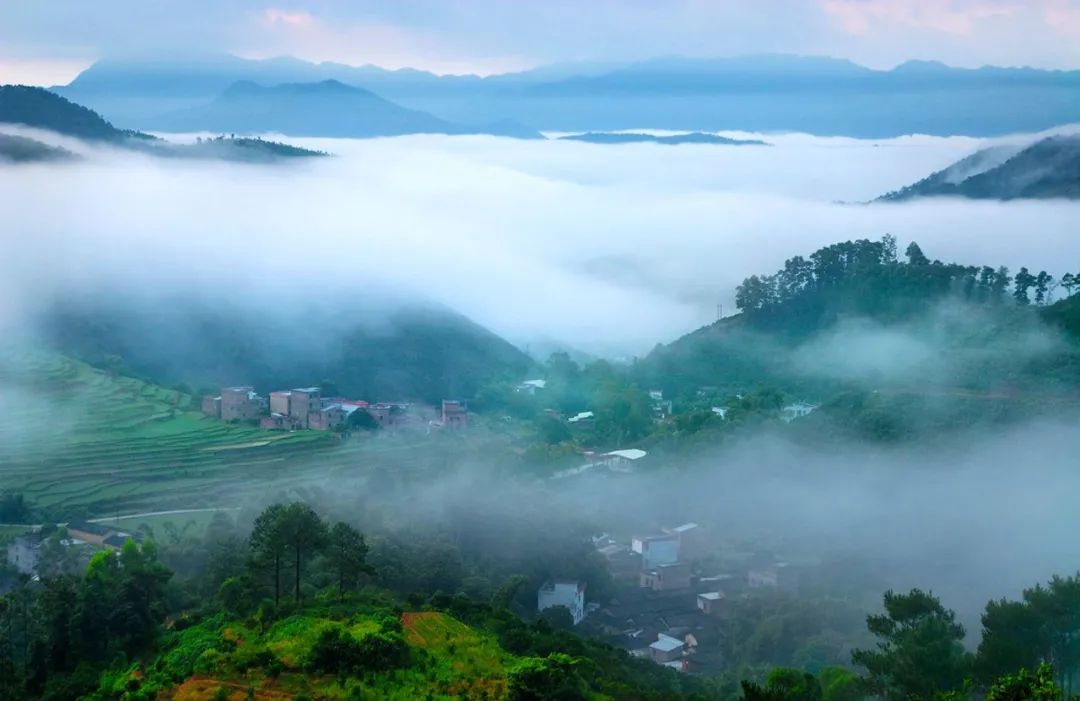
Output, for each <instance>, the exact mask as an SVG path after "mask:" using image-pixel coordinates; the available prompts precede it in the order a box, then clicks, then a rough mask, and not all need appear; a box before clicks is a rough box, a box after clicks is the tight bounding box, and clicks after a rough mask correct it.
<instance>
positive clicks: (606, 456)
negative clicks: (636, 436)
mask: <svg viewBox="0 0 1080 701" xmlns="http://www.w3.org/2000/svg"><path fill="white" fill-rule="evenodd" d="M646 455H648V453H646V452H645V451H644V450H641V449H639V448H625V449H623V450H613V451H611V452H610V453H603V454H602V455H598V456H596V460H595V461H596V462H597V463H599V464H601V465H607V466H608V467H626V466H628V465H629V464H630V463H632V462H634V461H636V460H641V459H642V458H643V457H645V456H646Z"/></svg>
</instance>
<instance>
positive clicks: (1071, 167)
mask: <svg viewBox="0 0 1080 701" xmlns="http://www.w3.org/2000/svg"><path fill="white" fill-rule="evenodd" d="M934 196H953V197H970V198H973V199H994V200H1013V199H1047V198H1063V199H1076V198H1077V197H1080V136H1076V135H1070V136H1052V137H1049V138H1046V139H1042V140H1041V141H1038V142H1036V143H1034V144H1031V145H1030V146H1026V147H1012V146H993V147H990V148H987V149H982V150H980V151H977V152H975V153H974V154H972V155H971V156H968V157H967V158H964V159H962V160H960V161H958V162H957V163H954V164H953V165H951V166H949V167H948V168H946V169H944V170H941V171H938V172H936V173H933V174H932V175H930V176H928V177H926V178H924V179H923V180H920V181H919V182H917V183H915V184H913V185H908V186H907V187H905V188H902V189H900V190H897V191H896V192H890V193H889V194H887V195H884V196H883V197H881V199H882V200H885V201H902V200H909V199H913V198H917V197H934Z"/></svg>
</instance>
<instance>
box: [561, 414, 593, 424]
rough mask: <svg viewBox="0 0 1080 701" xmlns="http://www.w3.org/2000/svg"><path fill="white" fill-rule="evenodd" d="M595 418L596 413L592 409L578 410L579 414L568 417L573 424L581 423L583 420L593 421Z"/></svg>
mask: <svg viewBox="0 0 1080 701" xmlns="http://www.w3.org/2000/svg"><path fill="white" fill-rule="evenodd" d="M593 418H594V414H593V413H592V412H591V411H582V412H578V413H577V414H575V415H573V416H571V417H570V418H569V419H567V421H568V422H570V423H572V424H576V423H581V422H582V421H592V420H593Z"/></svg>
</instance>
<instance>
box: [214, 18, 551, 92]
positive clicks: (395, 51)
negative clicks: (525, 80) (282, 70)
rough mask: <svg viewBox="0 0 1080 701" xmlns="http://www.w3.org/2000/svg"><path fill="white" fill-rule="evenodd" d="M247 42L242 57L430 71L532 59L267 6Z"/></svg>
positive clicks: (517, 64)
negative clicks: (464, 50)
mask: <svg viewBox="0 0 1080 701" xmlns="http://www.w3.org/2000/svg"><path fill="white" fill-rule="evenodd" d="M254 19H255V21H256V25H257V31H256V32H254V33H252V34H250V35H249V36H248V38H249V39H252V40H254V41H253V42H252V44H251V45H250V46H246V47H244V46H240V47H236V49H235V52H236V53H237V54H239V55H241V56H245V57H247V58H267V57H271V56H279V55H293V56H301V57H303V58H305V59H308V60H312V61H333V62H338V63H346V64H351V65H361V64H365V63H373V64H376V65H379V66H382V67H384V68H391V69H394V68H406V67H411V68H423V69H426V70H431V71H434V72H436V73H479V74H482V75H483V74H489V73H501V72H505V71H510V70H521V69H523V68H528V67H531V66H532V65H533V62H532V61H529V60H527V59H524V58H520V57H515V56H474V55H471V54H468V53H461V52H460V51H456V50H455V48H454V47H453V46H451V45H448V44H447V43H446V42H445V41H443V38H442V37H440V36H439V35H438V34H436V33H432V32H427V31H424V30H422V29H417V28H412V27H407V26H403V25H400V24H392V23H389V22H378V21H370V20H364V21H361V20H348V21H328V20H326V19H325V18H323V17H319V16H317V15H315V14H312V13H311V12H307V11H296V12H293V11H285V10H280V9H274V8H271V9H267V10H264V11H262V12H261V13H258V14H257V15H256V16H255V18H254Z"/></svg>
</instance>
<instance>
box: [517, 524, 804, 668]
mask: <svg viewBox="0 0 1080 701" xmlns="http://www.w3.org/2000/svg"><path fill="white" fill-rule="evenodd" d="M592 542H593V546H594V547H595V548H596V550H597V552H598V553H599V554H600V555H602V556H603V558H604V559H605V561H606V562H607V566H608V571H609V572H610V574H611V576H612V578H613V579H614V580H615V582H616V584H617V585H618V593H617V594H616V596H615V597H613V598H612V599H611V600H610V601H607V602H606V603H599V602H590V601H589V599H588V587H587V585H586V583H585V582H583V581H578V580H551V581H548V582H545V583H544V584H543V585H541V586H540V588H539V589H538V591H537V611H538V612H543V611H546V610H548V609H552V608H555V607H565V608H566V609H567V610H568V611H569V613H570V620H571V621H572V623H573V626H574V628H575V629H576V630H578V631H579V632H580V633H581V634H583V635H587V636H590V637H595V638H599V639H602V640H604V641H606V642H608V643H610V644H612V645H615V646H617V647H621V648H623V649H625V650H627V651H628V652H629V653H630V654H631V655H633V656H635V657H640V658H644V659H649V660H652V661H653V662H655V663H657V664H661V665H664V666H667V667H670V668H672V669H675V670H677V671H679V672H686V673H695V674H698V673H708V672H716V671H719V670H721V669H723V668H724V666H725V659H724V655H723V643H724V638H725V635H726V631H727V629H728V624H729V623H730V604H731V601H732V599H733V598H735V597H739V596H744V595H746V594H747V593H748V592H750V591H752V590H757V591H758V592H759V593H761V594H767V593H769V592H776V593H778V594H780V593H791V592H796V591H799V590H800V589H801V588H802V587H804V586H806V585H808V584H810V583H812V582H813V578H814V577H815V575H816V571H817V565H816V564H815V563H813V562H803V563H793V562H784V561H775V560H769V561H764V562H762V563H761V564H760V565H758V566H755V567H749V568H746V569H743V570H739V571H722V572H712V571H708V570H706V569H704V566H703V564H702V563H703V562H706V561H708V560H709V555H710V551H712V550H713V549H714V548H715V545H716V544H715V543H713V542H712V539H711V538H710V536H709V534H708V533H707V532H706V530H705V529H704V528H703V527H702V526H701V525H699V524H697V523H693V522H688V523H683V524H681V525H678V526H673V527H668V528H663V529H661V530H660V531H659V532H657V533H650V534H647V535H640V536H633V537H632V538H630V539H629V540H628V541H618V540H616V539H615V538H612V537H611V536H609V535H608V534H600V535H597V536H594V537H593V538H592Z"/></svg>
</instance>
